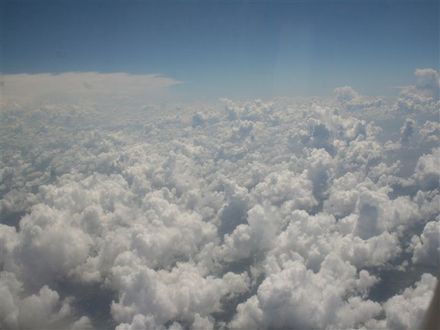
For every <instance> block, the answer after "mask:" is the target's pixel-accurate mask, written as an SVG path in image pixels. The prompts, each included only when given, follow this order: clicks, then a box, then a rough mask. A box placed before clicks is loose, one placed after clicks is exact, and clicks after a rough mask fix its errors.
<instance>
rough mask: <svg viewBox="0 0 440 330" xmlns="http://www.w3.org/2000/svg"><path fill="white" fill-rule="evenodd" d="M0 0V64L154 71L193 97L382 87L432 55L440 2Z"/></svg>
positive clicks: (3, 67)
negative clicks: (172, 80)
mask: <svg viewBox="0 0 440 330" xmlns="http://www.w3.org/2000/svg"><path fill="white" fill-rule="evenodd" d="M0 3H1V5H0V6H1V7H0V10H1V13H2V19H1V23H0V24H1V40H2V41H1V58H0V71H1V72H2V73H4V74H17V73H27V74H35V73H63V72H101V73H120V72H123V73H128V74H160V75H164V76H166V77H169V78H172V79H175V80H177V81H179V82H182V83H180V84H178V85H177V86H175V87H173V90H174V92H175V93H176V95H180V96H183V97H187V98H192V99H203V98H217V97H235V98H247V97H250V98H252V97H257V96H258V97H272V96H290V95H295V96H297V95H298V96H309V95H327V94H329V93H331V91H332V90H333V89H334V88H335V87H337V86H342V85H350V86H353V87H354V88H356V89H358V90H360V91H361V92H363V93H364V94H366V95H389V94H393V93H397V92H396V87H398V86H401V85H408V84H410V83H411V82H412V79H413V72H414V70H415V69H416V68H424V67H431V68H437V67H438V64H439V63H438V59H439V3H440V2H439V1H424V0H418V1H375V0H373V1H363V0H351V1H347V0H340V1H339V0H338V1H294V0H292V1H288V0H284V1H264V0H261V1H175V0H170V1H113V0H110V1H82V0H80V1H67V0H61V1H47V0H42V1H30V0H29V1H23V0H18V1H6V0H1V2H0Z"/></svg>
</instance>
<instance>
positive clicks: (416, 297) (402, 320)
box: [384, 274, 437, 329]
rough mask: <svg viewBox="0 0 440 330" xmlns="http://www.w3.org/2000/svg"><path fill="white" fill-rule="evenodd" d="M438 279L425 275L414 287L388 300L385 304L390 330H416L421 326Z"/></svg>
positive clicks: (387, 323)
mask: <svg viewBox="0 0 440 330" xmlns="http://www.w3.org/2000/svg"><path fill="white" fill-rule="evenodd" d="M436 282H437V279H436V278H435V277H434V276H432V275H430V274H423V275H422V278H421V279H420V281H419V282H417V283H416V284H415V286H414V287H409V288H407V289H405V291H403V293H402V294H400V295H396V296H394V297H392V298H391V299H389V300H387V301H386V302H385V304H384V310H385V314H386V326H387V328H388V329H414V328H417V327H419V326H420V325H421V323H422V321H423V317H424V315H425V313H426V310H427V308H428V305H429V302H430V300H431V298H432V295H433V292H434V288H435V285H436Z"/></svg>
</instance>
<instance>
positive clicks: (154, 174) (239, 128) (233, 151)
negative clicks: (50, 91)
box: [0, 73, 440, 329]
mask: <svg viewBox="0 0 440 330" xmlns="http://www.w3.org/2000/svg"><path fill="white" fill-rule="evenodd" d="M66 75H67V78H68V79H67V78H66V79H67V80H66V81H67V82H68V83H67V82H66V83H67V85H69V84H70V85H69V86H70V88H71V89H72V91H73V92H72V93H84V94H83V95H84V99H83V100H85V101H87V102H85V103H84V102H83V103H81V102H79V103H77V104H59V103H51V104H46V105H44V106H38V107H36V108H34V109H26V108H23V107H19V106H18V108H15V110H11V109H9V110H8V111H3V112H2V113H1V114H0V115H1V116H2V117H1V118H0V119H1V120H0V141H2V142H1V146H0V147H1V150H2V157H1V158H0V169H1V170H0V178H1V181H0V216H1V219H2V224H1V225H0V267H1V269H2V271H3V272H4V273H5V274H10V275H8V276H6V275H5V276H6V277H5V278H4V279H3V282H2V284H1V285H3V286H2V288H3V289H4V295H1V298H4V302H3V304H1V306H2V307H4V309H3V310H1V313H3V314H1V315H2V317H3V316H4V315H12V316H11V318H10V319H8V320H7V321H1V322H3V323H4V322H12V323H8V324H12V325H11V327H12V328H14V327H18V325H17V324H18V323H17V322H25V319H28V318H29V315H32V311H33V310H35V313H36V314H35V315H36V316H35V317H36V319H37V316H38V318H39V320H42V319H47V320H49V321H50V322H52V323H53V322H55V323H56V324H61V323H57V322H63V324H66V327H67V326H72V327H73V326H76V327H78V328H81V327H83V326H88V324H89V323H90V324H92V325H96V326H97V327H99V326H100V323H99V321H100V320H99V317H100V315H101V314H100V312H98V311H103V310H104V311H107V312H102V314H105V315H104V317H105V319H106V320H108V322H114V325H115V326H116V327H117V328H118V329H151V328H157V329H167V328H171V329H209V328H213V329H218V328H220V329H221V328H222V327H223V328H225V327H228V326H231V327H232V326H234V327H238V328H239V327H245V326H246V327H251V328H273V327H277V326H290V327H294V326H301V327H320V328H353V327H359V328H362V327H363V328H381V327H382V328H383V327H386V326H387V322H388V324H390V325H393V324H394V325H399V324H400V325H401V324H413V321H412V320H413V319H414V320H415V319H416V318H417V317H418V316H417V317H415V318H413V317H412V316H411V318H413V319H411V320H401V319H399V317H400V316H399V315H400V314H399V313H402V312H401V311H402V310H404V308H403V307H402V306H406V304H407V303H406V302H403V303H402V299H403V300H405V301H409V300H411V299H412V298H411V299H410V298H408V297H410V296H411V297H412V295H413V294H412V293H408V294H407V295H406V296H405V295H404V294H401V292H400V291H399V288H394V287H393V288H390V290H389V291H390V292H384V293H383V294H384V295H385V294H386V296H385V297H382V298H381V299H380V301H385V303H381V302H380V301H379V299H378V298H377V292H376V293H374V294H373V293H370V291H371V290H372V289H373V290H377V287H376V285H379V284H378V283H380V281H386V280H387V271H395V270H396V269H401V268H402V267H404V266H405V265H409V267H414V268H415V270H416V271H415V272H414V274H415V273H417V272H418V271H419V270H420V269H419V267H421V265H422V264H423V265H424V267H427V266H429V265H428V261H429V260H428V259H429V258H428V257H427V256H428V255H430V254H432V253H433V252H435V251H436V249H437V248H438V244H437V243H438V240H436V230H437V229H438V228H437V226H436V223H437V222H436V221H437V220H436V221H431V222H428V223H426V221H427V220H429V219H438V216H439V214H440V195H439V191H438V185H435V184H434V183H435V182H436V180H438V177H439V175H440V174H439V173H438V167H439V166H437V165H438V164H437V159H438V158H439V155H438V146H437V145H436V142H435V139H433V136H434V135H435V132H436V129H437V126H436V125H437V121H436V119H435V118H434V117H429V115H428V114H427V113H425V112H426V111H425V110H429V108H425V107H424V106H425V105H426V104H428V105H429V106H432V105H433V104H434V103H433V102H435V100H433V98H432V96H428V95H426V93H424V92H423V93H422V92H421V91H419V90H418V89H421V88H422V87H421V86H422V85H423V86H425V85H426V84H428V82H429V81H431V80H432V79H431V78H429V77H428V78H429V79H431V80H429V79H428V78H426V77H425V78H426V79H428V82H427V83H424V84H422V85H420V84H421V83H419V86H418V87H417V86H413V88H412V89H411V93H412V94H411V95H412V96H411V97H412V99H411V100H414V98H420V102H418V103H417V102H416V103H414V104H415V105H417V107H421V110H423V109H424V110H423V111H425V112H424V113H423V116H415V115H414V114H413V113H408V114H406V115H405V117H403V118H402V113H401V112H398V111H395V110H399V111H400V110H402V108H399V106H400V104H401V103H400V102H401V99H400V100H394V101H390V102H391V104H389V107H388V106H387V107H384V106H383V104H382V103H380V104H379V103H375V102H376V101H374V100H373V101H371V100H369V99H367V98H364V97H362V96H360V95H359V94H358V93H355V92H353V91H351V90H350V89H347V88H346V89H345V91H344V90H342V91H340V92H341V93H342V94H344V93H345V94H347V93H348V96H346V97H345V99H347V98H348V99H350V101H347V102H345V101H344V102H345V103H344V104H342V103H341V102H340V101H338V100H324V99H318V98H314V99H311V100H301V101H292V100H274V101H272V102H268V103H266V102H262V101H255V102H251V101H248V102H233V101H230V100H228V101H225V102H226V105H225V108H224V109H217V108H215V107H214V108H212V107H209V106H205V105H203V106H193V105H192V106H181V107H179V109H178V110H177V109H168V110H170V111H162V110H163V109H161V108H158V107H155V106H151V107H148V108H144V109H141V110H139V111H128V112H124V113H123V114H122V113H121V112H114V113H112V114H111V115H110V113H109V112H107V113H106V114H104V115H103V114H102V113H100V110H99V109H98V108H99V107H104V108H105V106H104V103H105V102H104V103H102V102H98V104H96V105H93V104H91V103H90V102H89V100H88V99H87V98H88V97H89V95H91V96H97V95H98V96H99V97H101V96H105V94H106V93H107V92H108V91H113V92H114V93H115V95H116V96H117V97H122V96H124V95H120V94H118V93H119V92H121V93H125V95H126V96H130V97H131V96H133V98H135V99H136V98H137V95H138V94H141V93H143V91H144V89H148V88H150V87H151V86H150V85H149V83H147V81H150V80H152V82H151V84H153V85H154V84H155V83H157V85H154V86H155V87H151V88H152V89H151V90H153V89H154V88H159V89H160V90H162V91H164V92H165V91H166V90H167V86H171V85H172V84H173V83H174V82H172V81H169V80H167V78H161V77H157V76H156V77H149V78H145V79H146V80H145V81H144V82H142V81H143V80H142V79H141V78H140V77H138V78H139V79H140V80H142V81H136V79H134V77H132V76H129V75H119V74H116V76H115V77H113V78H114V79H113V78H112V77H110V76H105V77H108V78H109V81H108V84H107V85H106V82H105V81H102V85H101V82H100V81H99V80H97V76H100V75H104V74H95V73H88V74H86V76H87V75H90V77H91V82H95V83H94V85H93V84H92V85H93V86H88V87H86V86H84V85H83V84H82V82H83V80H81V79H82V78H81V79H80V77H79V76H78V75H79V74H78V75H77V74H66ZM423 75H428V76H429V75H430V73H426V74H425V73H423V74H422V76H423ZM60 76H62V75H60ZM54 77H55V76H54ZM54 77H46V78H47V79H48V80H51V79H55V80H56V79H57V77H55V78H54ZM27 78H29V77H27ZM58 78H60V77H58ZM425 78H423V79H425ZM23 79H24V78H23ZM32 79H33V78H32ZM60 79H61V78H60ZM94 79H95V80H94ZM112 79H113V80H112ZM161 79H165V80H164V81H162V80H161ZM104 80H105V79H104ZM43 81H44V80H43ZM122 82H124V85H123V86H122V85H119V84H120V83H121V84H122ZM52 83H53V82H52ZM125 83H126V84H125ZM431 83H432V81H431ZM60 84H62V83H61V82H60ZM429 84H430V83H429ZM429 84H428V85H429ZM51 86H52V87H51V88H54V89H55V90H56V88H57V86H55V85H51ZM121 86H122V87H121ZM124 86H127V90H125V88H126V87H124ZM130 86H131V87H130ZM148 86H150V87H148ZM61 87H62V88H65V87H63V86H61ZM61 87H60V88H61ZM128 87H130V88H131V89H130V88H128ZM28 88H30V87H29V86H28ZM44 88H45V87H44ZM44 88H43V87H41V88H40V89H38V88H37V92H38V93H41V91H42V90H43V89H44ZM106 88H107V89H108V91H107V89H106ZM90 89H93V90H94V92H93V93H92V92H90ZM118 89H120V91H119V92H118ZM56 91H57V93H58V90H56ZM95 92H96V93H95ZM88 93H89V94H88ZM345 94H344V95H345ZM31 97H36V96H35V95H31ZM402 97H404V96H401V98H402ZM64 101H67V98H66V99H64ZM350 102H351V103H350ZM118 104H119V103H118ZM355 107H357V108H356V109H360V108H362V111H358V112H356V111H351V110H354V109H355ZM385 108H387V109H388V108H389V109H388V110H387V111H384V109H385ZM422 108H423V109H422ZM17 109H19V110H17ZM108 109H110V108H108ZM171 110H172V111H171ZM413 110H414V109H412V110H411V111H413ZM429 111H430V110H429ZM429 111H428V112H429ZM405 118H407V121H406V122H405V121H404V119H405ZM390 122H392V124H390ZM402 125H403V126H402ZM379 126H380V127H379ZM402 127H403V129H401V128H402ZM403 140H407V142H408V143H406V144H405V143H403V142H404V141H403ZM428 140H429V141H428ZM403 170H404V171H403ZM433 223H434V224H433ZM423 226H425V228H424V229H423ZM411 238H412V239H411ZM431 266H432V265H431ZM367 269H368V272H367ZM373 274H374V275H373ZM414 274H413V273H412V272H408V274H407V275H406V276H408V278H406V279H405V280H407V281H408V282H411V281H412V282H413V283H414V282H415V281H416V278H414V277H413V276H414ZM8 278H9V279H8ZM11 278H12V279H13V280H11ZM5 283H7V284H5ZM14 283H15V284H14ZM399 283H400V282H399ZM72 287H74V288H76V287H81V288H90V287H93V288H95V289H94V290H88V291H87V292H89V294H90V296H91V299H92V300H93V299H95V300H93V301H98V303H97V306H96V311H95V310H89V311H84V310H83V309H81V311H82V312H84V313H86V314H87V315H84V317H83V318H81V315H80V314H81V313H79V312H77V311H75V308H74V307H75V306H84V305H86V304H84V303H83V299H85V297H83V295H82V294H81V293H80V291H81V290H72V289H71V288H72ZM5 288H7V289H5ZM69 288H70V289H69ZM429 288H430V287H429ZM40 290H42V291H40ZM411 290H413V289H411ZM411 290H410V291H411ZM414 290H415V289H414ZM425 291H426V292H428V289H426V290H425ZM371 292H373V291H371ZM411 292H413V291H411ZM402 295H403V296H404V297H403V298H402V297H401V296H402ZM417 295H418V294H417ZM69 296H72V297H71V298H66V297H69ZM393 296H395V298H396V299H394V300H393ZM29 297H31V298H29ZM399 297H400V298H399ZM1 298H0V299H1ZM28 298H29V299H28ZM423 299H425V298H423ZM426 299H427V298H426ZM23 301H25V302H26V303H24V304H23V306H25V307H23V309H22V311H21V310H20V307H17V306H21V304H22V302H23ZM29 301H30V302H32V303H29ZM387 301H388V302H387ZM35 302H38V303H39V304H40V305H41V306H47V307H45V308H43V309H41V308H40V307H36V306H35V304H34V303H35ZM100 304H102V306H100ZM11 306H12V307H11ZM63 306H67V307H63ZM393 306H394V307H393ZM396 306H397V307H396ZM399 306H400V307H399ZM39 308H40V309H39ZM63 308H64V309H63ZM405 308H406V307H405ZM67 309H69V310H70V312H68V313H67V312H65V311H66V310H67ZM12 310H15V312H12ZM109 310H110V311H111V312H108V311H109ZM421 311H422V308H421V309H420V312H417V313H422V312H421ZM17 313H18V314H17ZM20 313H21V316H20V317H21V319H20V317H19V314H20ZM106 313H107V314H106ZM384 313H385V314H384ZM411 313H412V312H411ZM26 315H27V316H26ZM384 315H386V316H387V319H383V316H384ZM5 317H6V316H5ZM86 317H88V318H89V319H87V318H86ZM101 317H102V316H101ZM19 320H23V321H19ZM14 322H15V323H14ZM26 322H27V321H26ZM41 322H43V321H41ZM394 325H393V326H394Z"/></svg>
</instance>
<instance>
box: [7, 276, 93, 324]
mask: <svg viewBox="0 0 440 330" xmlns="http://www.w3.org/2000/svg"><path fill="white" fill-rule="evenodd" d="M22 295H23V284H22V283H20V282H19V281H18V280H17V279H16V278H15V276H14V274H13V273H9V272H4V271H2V272H0V326H2V328H3V327H4V328H6V329H11V328H12V329H18V328H20V329H30V328H32V329H48V328H64V329H91V328H92V325H91V323H90V320H89V319H88V318H87V317H79V318H78V317H76V316H75V314H74V312H73V310H72V307H71V304H70V303H71V299H69V298H66V299H60V296H59V294H58V293H57V292H56V291H53V290H51V289H50V288H49V287H48V286H46V285H45V286H43V287H42V288H41V289H40V290H39V291H38V292H37V293H35V294H32V295H29V296H24V297H22Z"/></svg>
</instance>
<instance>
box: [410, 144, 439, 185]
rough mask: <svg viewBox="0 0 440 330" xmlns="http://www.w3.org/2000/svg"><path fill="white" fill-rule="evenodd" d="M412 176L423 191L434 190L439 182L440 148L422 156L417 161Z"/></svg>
mask: <svg viewBox="0 0 440 330" xmlns="http://www.w3.org/2000/svg"><path fill="white" fill-rule="evenodd" d="M414 176H415V178H416V180H417V181H418V182H419V184H420V186H421V187H422V188H423V189H435V188H437V187H438V186H439V182H440V148H436V149H434V150H433V151H432V153H430V154H426V155H422V156H421V157H420V158H419V160H418V161H417V165H416V169H415V173H414Z"/></svg>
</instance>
